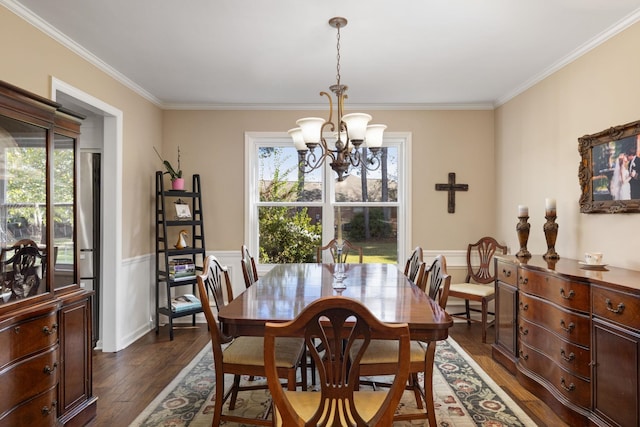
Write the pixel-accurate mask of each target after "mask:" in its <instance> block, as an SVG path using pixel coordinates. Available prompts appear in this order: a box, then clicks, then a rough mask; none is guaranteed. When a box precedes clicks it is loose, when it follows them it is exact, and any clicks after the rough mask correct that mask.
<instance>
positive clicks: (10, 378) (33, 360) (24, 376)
mask: <svg viewBox="0 0 640 427" xmlns="http://www.w3.org/2000/svg"><path fill="white" fill-rule="evenodd" d="M58 366H59V361H58V346H57V345H55V346H53V347H51V348H50V349H49V350H47V351H45V352H43V353H41V354H38V355H36V356H32V357H30V358H27V359H24V360H21V361H19V362H17V363H16V364H15V365H9V367H8V369H6V370H5V371H4V372H2V374H1V375H0V396H2V399H0V414H2V413H4V412H5V411H7V410H9V409H11V408H12V407H13V406H15V405H18V404H19V403H20V402H22V401H24V400H27V399H30V398H32V397H33V396H36V395H38V394H39V393H42V392H43V391H44V390H47V389H48V388H50V387H53V386H54V385H56V384H57V383H58Z"/></svg>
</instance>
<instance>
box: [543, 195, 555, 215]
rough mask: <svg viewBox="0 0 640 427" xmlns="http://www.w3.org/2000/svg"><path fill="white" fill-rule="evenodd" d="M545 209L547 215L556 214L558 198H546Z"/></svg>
mask: <svg viewBox="0 0 640 427" xmlns="http://www.w3.org/2000/svg"><path fill="white" fill-rule="evenodd" d="M544 209H545V215H546V216H554V217H555V216H556V199H551V198H546V199H544Z"/></svg>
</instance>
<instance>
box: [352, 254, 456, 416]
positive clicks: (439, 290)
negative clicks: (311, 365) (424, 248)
mask: <svg viewBox="0 0 640 427" xmlns="http://www.w3.org/2000/svg"><path fill="white" fill-rule="evenodd" d="M425 274H426V275H428V279H426V278H425V283H426V282H428V283H429V286H428V289H427V291H428V295H429V297H431V298H432V299H433V300H434V301H435V302H436V303H437V304H438V305H439V306H440V307H441V308H442V309H444V308H445V307H446V305H447V298H448V295H449V286H450V284H451V276H450V275H449V274H447V262H446V259H445V257H444V255H438V256H436V257H435V259H434V260H433V262H432V264H431V266H430V267H429V269H428V270H426V273H425ZM359 350H360V349H359V345H358V343H356V345H354V347H353V348H352V350H351V357H352V359H353V356H354V355H355V352H357V351H359ZM435 351H436V342H435V341H433V342H428V343H425V342H422V341H417V340H411V358H410V361H411V362H410V366H409V378H408V381H407V383H406V385H405V388H406V389H407V390H412V391H413V393H414V395H415V399H416V407H417V409H419V410H420V412H415V413H407V414H400V415H396V416H395V417H394V420H395V421H406V420H414V419H425V418H426V419H428V420H429V425H430V426H435V425H437V424H436V417H435V407H434V403H433V362H434V359H435ZM396 354H397V349H396V348H395V343H390V342H388V341H381V340H374V341H372V342H371V344H370V345H369V348H368V349H367V351H366V352H365V353H364V356H362V359H361V360H360V364H359V365H358V366H359V369H360V378H362V377H376V376H382V375H394V374H395V370H396V367H397V363H398V359H397V358H396ZM421 372H423V373H424V387H421V386H420V383H419V381H418V374H419V373H421ZM361 382H362V383H363V384H364V383H367V382H365V381H361ZM373 383H374V384H375V385H376V386H382V387H386V386H388V384H386V383H384V382H378V381H374V382H373ZM423 401H424V405H423ZM425 405H426V410H425V408H424V406H425Z"/></svg>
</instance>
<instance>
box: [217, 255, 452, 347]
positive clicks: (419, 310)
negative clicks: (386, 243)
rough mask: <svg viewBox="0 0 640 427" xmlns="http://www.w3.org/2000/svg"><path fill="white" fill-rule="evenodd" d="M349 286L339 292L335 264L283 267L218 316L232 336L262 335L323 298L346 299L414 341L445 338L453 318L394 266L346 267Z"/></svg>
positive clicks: (259, 282)
mask: <svg viewBox="0 0 640 427" xmlns="http://www.w3.org/2000/svg"><path fill="white" fill-rule="evenodd" d="M344 267H345V274H346V278H345V279H344V282H343V283H344V285H345V288H344V289H342V290H336V289H334V286H335V284H336V280H335V278H334V270H335V264H279V265H276V266H275V267H273V268H272V269H271V270H270V271H269V272H268V273H267V274H265V275H264V276H263V277H261V278H260V279H259V280H258V281H257V282H255V283H254V284H253V285H251V286H249V287H248V288H247V289H246V290H245V291H244V292H242V293H241V294H240V295H238V296H236V297H235V298H234V299H233V300H232V301H231V302H229V304H227V305H226V306H224V307H222V308H221V309H220V311H219V312H218V320H219V321H220V322H221V324H222V330H223V331H224V332H225V333H226V334H228V335H231V336H263V332H264V325H265V323H266V322H284V321H288V320H292V319H294V318H295V317H296V316H297V315H298V314H299V313H300V312H301V311H302V310H303V309H304V308H305V307H306V306H307V305H308V304H310V303H311V302H313V301H315V300H317V299H318V298H321V297H324V296H330V295H342V296H344V297H345V298H353V299H356V300H358V301H360V302H361V303H363V304H364V305H365V306H366V307H367V308H369V310H371V312H372V313H373V314H374V315H375V316H376V317H377V318H378V319H379V320H381V321H383V322H388V323H407V324H408V325H409V330H410V333H411V338H412V339H419V340H423V341H439V340H444V339H446V338H447V337H448V335H449V327H451V325H453V320H452V318H451V316H449V315H448V314H447V313H446V312H445V311H444V310H443V309H442V308H441V307H440V306H439V305H438V303H437V302H436V301H434V300H433V299H432V298H430V297H429V296H428V295H427V294H425V292H424V291H422V290H420V289H419V288H418V287H417V286H415V285H414V284H413V283H412V282H411V281H410V280H409V279H408V278H407V277H406V276H405V275H404V274H403V273H402V272H401V271H400V270H399V269H398V266H397V265H395V264H345V265H344Z"/></svg>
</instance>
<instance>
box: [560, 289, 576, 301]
mask: <svg viewBox="0 0 640 427" xmlns="http://www.w3.org/2000/svg"><path fill="white" fill-rule="evenodd" d="M575 295H576V293H575V291H574V290H573V289H571V290H570V291H569V295H565V294H564V288H560V296H561V297H562V298H564V299H571V298H573V297H574V296H575Z"/></svg>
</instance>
